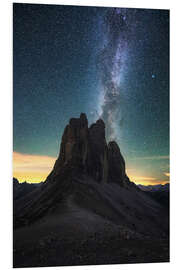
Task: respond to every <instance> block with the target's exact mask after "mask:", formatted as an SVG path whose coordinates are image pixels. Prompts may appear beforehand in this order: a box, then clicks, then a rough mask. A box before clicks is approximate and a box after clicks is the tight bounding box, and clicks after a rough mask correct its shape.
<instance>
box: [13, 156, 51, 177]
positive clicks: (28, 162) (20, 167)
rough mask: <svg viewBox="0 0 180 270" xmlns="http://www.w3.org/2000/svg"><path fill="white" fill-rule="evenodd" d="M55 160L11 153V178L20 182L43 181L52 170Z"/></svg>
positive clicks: (48, 157)
mask: <svg viewBox="0 0 180 270" xmlns="http://www.w3.org/2000/svg"><path fill="white" fill-rule="evenodd" d="M55 160H56V158H55V157H50V156H40V155H29V154H22V153H18V152H13V176H14V177H17V178H18V180H20V182H22V181H27V180H28V181H29V182H33V181H36V182H40V181H44V180H45V179H46V177H47V175H48V174H49V173H50V171H51V170H52V168H53V166H54V163H55Z"/></svg>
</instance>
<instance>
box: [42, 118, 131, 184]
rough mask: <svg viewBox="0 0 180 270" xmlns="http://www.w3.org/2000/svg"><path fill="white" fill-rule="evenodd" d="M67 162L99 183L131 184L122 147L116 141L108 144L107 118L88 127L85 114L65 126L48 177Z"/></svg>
mask: <svg viewBox="0 0 180 270" xmlns="http://www.w3.org/2000/svg"><path fill="white" fill-rule="evenodd" d="M67 165H68V166H71V167H72V166H74V168H75V170H76V171H77V170H78V171H79V172H80V173H83V174H87V175H88V176H91V177H92V179H93V180H95V181H97V182H99V183H101V182H103V183H105V182H116V183H119V184H120V185H121V186H124V187H127V186H128V184H129V183H130V181H129V179H128V177H127V176H126V172H125V161H124V158H123V157H122V155H121V152H120V149H119V146H118V145H117V143H116V142H110V143H109V144H108V145H107V142H106V138H105V123H104V121H103V120H102V119H99V120H97V121H96V123H94V124H92V125H91V126H90V127H89V128H88V120H87V117H86V114H84V113H81V115H80V118H71V119H70V121H69V124H68V125H67V126H66V128H65V130H64V133H63V136H62V141H61V147H60V153H59V157H58V159H57V160H56V162H55V165H54V168H53V171H52V172H51V173H50V175H49V176H48V178H47V180H48V181H49V180H50V179H51V181H52V179H53V178H54V177H55V176H57V175H58V174H59V173H60V172H61V170H62V168H63V167H64V166H67Z"/></svg>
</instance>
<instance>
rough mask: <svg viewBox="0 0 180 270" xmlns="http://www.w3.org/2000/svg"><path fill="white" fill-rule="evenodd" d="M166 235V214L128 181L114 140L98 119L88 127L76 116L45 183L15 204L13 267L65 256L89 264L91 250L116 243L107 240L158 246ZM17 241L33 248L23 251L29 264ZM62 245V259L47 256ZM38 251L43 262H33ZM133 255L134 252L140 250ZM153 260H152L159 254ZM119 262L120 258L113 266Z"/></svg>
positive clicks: (59, 262)
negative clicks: (74, 247) (148, 243)
mask: <svg viewBox="0 0 180 270" xmlns="http://www.w3.org/2000/svg"><path fill="white" fill-rule="evenodd" d="M168 232H169V218H168V215H167V212H166V211H165V209H164V207H163V206H162V205H161V204H160V203H158V202H157V201H156V200H154V199H153V198H151V197H150V196H148V195H147V194H146V193H145V192H143V191H141V190H140V189H139V188H138V187H137V186H136V185H135V184H134V183H133V182H131V181H130V180H129V178H128V176H127V175H126V167H125V160H124V158H123V156H122V154H121V151H120V148H119V146H118V145H117V143H116V142H115V141H112V142H109V143H107V142H106V138H105V124H104V122H103V120H102V119H99V120H97V121H96V123H94V124H92V125H91V126H90V127H89V126H88V120H87V118H86V115H85V114H83V113H82V114H81V115H80V117H79V118H72V119H70V121H69V123H68V125H67V126H66V127H65V130H64V133H63V136H62V140H61V145H60V152H59V155H58V158H57V160H56V162H55V164H54V168H53V170H52V171H51V173H50V174H49V175H48V177H47V179H46V181H45V182H44V183H43V184H42V185H40V186H39V187H38V188H35V189H34V190H33V191H31V192H29V193H27V194H26V196H23V197H21V198H19V199H18V200H16V207H15V209H14V247H15V250H18V251H16V253H15V255H14V256H15V257H14V258H15V265H16V266H33V265H34V266H42V265H46V266H48V265H51V266H52V265H66V260H67V258H69V257H70V258H71V260H72V263H73V264H84V263H87V264H89V263H92V264H94V263H98V262H97V260H96V259H95V258H94V259H92V258H91V259H89V258H90V257H88V259H87V260H86V259H85V257H86V256H87V254H91V255H92V252H93V251H92V250H91V247H92V248H93V247H94V246H97V250H101V248H102V247H101V245H105V246H104V249H105V250H106V248H107V249H108V247H109V243H110V242H111V243H112V245H115V246H117V245H119V244H118V243H119V242H116V241H115V240H112V239H119V241H120V240H121V241H124V240H127V239H129V240H133V239H136V240H137V241H142V239H151V240H152V239H154V240H153V241H155V242H156V244H155V246H156V247H157V246H158V245H159V244H158V243H157V239H166V238H168ZM105 239H106V240H105ZM144 241H145V240H144ZM163 241H164V240H163ZM22 242H23V243H24V245H25V247H24V246H23V249H25V248H26V249H28V243H31V244H30V246H33V249H35V250H36V252H34V251H33V252H32V250H31V249H30V250H29V249H28V256H30V257H31V260H30V262H29V263H28V258H29V257H27V255H24V256H22V253H21V250H22ZM62 242H63V243H64V246H63V250H62V254H64V255H63V256H61V257H59V256H58V254H56V255H53V256H52V257H51V256H50V255H49V252H52V254H54V253H53V252H55V253H56V252H57V251H56V250H59V249H61V248H62V247H61V243H62ZM106 242H107V243H108V245H107V243H106ZM68 243H70V244H68ZM82 243H84V244H83V245H84V246H83V247H84V248H83V249H82V250H81V245H82ZM105 243H106V244H105ZM121 243H122V242H121ZM151 243H152V242H151ZM166 244H167V242H166ZM74 245H75V246H76V250H77V249H78V248H80V250H81V251H79V252H80V253H77V252H75V251H73V246H74ZM55 246H57V247H58V248H57V249H56V250H54V247H55ZM65 247H67V251H65V250H66V248H65ZM51 249H52V250H51ZM89 249H90V250H89ZM39 250H43V251H42V253H41V255H42V254H43V255H42V256H43V260H44V258H47V250H48V263H47V262H42V261H41V259H39V257H38V258H36V256H35V257H33V258H32V255H30V254H36V253H37V254H39V253H38V252H39ZM97 250H96V254H97V252H98V251H97ZM116 251H117V250H116ZM136 251H137V252H139V248H138V249H137V250H136ZM109 252H110V251H108V253H109ZM142 252H143V250H142ZM115 253H116V252H115ZM91 255H88V256H91ZM99 255H100V258H101V259H100V261H99V263H102V262H103V263H106V262H107V261H106V257H107V256H103V257H102V254H99ZM126 255H127V254H126ZM166 255H167V253H166ZM76 256H80V257H78V258H77V257H76ZM112 256H114V255H113V254H112ZM123 256H124V255H123ZM143 256H144V255H143ZM154 256H155V257H156V259H155V261H156V260H157V257H158V258H159V255H158V254H156V255H154ZM34 258H35V259H34ZM73 258H74V259H73ZM80 258H83V259H80ZM140 258H141V259H142V254H141V255H140V254H139V255H138V256H137V257H136V259H133V258H132V260H133V262H135V261H136V262H137V261H138V260H141V259H140ZM143 258H144V257H143ZM166 258H167V256H166ZM33 260H35V262H34V264H33V263H32V261H33ZM54 260H55V261H54ZM74 260H75V261H74ZM81 260H82V261H81ZM118 260H119V255H118V256H117V257H116V259H114V262H117V261H118ZM144 260H145V261H146V262H147V261H148V259H147V258H146V259H144ZM111 262H113V260H112V261H111ZM107 263H108V262H107ZM68 265H69V263H68Z"/></svg>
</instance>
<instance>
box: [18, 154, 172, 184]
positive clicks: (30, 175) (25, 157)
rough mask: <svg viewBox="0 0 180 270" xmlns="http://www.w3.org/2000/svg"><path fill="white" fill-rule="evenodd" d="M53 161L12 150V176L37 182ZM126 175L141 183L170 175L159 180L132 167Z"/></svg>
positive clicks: (41, 178)
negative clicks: (138, 173)
mask: <svg viewBox="0 0 180 270" xmlns="http://www.w3.org/2000/svg"><path fill="white" fill-rule="evenodd" d="M55 161H56V158H55V157H50V156H40V155H29V154H22V153H18V152H13V176H14V177H15V178H17V179H18V181H19V182H24V181H26V182H28V183H39V182H42V181H45V180H46V178H47V176H48V174H49V173H50V172H51V170H52V168H53V166H54V163H55ZM127 175H128V177H129V179H130V180H131V181H133V182H134V183H135V184H142V185H157V184H165V183H168V182H169V176H170V174H169V173H168V172H165V173H164V175H165V176H166V177H164V178H168V179H162V180H161V179H158V178H155V177H147V176H140V175H137V173H136V172H135V171H134V170H132V169H129V171H128V170H127Z"/></svg>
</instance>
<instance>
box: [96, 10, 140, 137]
mask: <svg viewBox="0 0 180 270" xmlns="http://www.w3.org/2000/svg"><path fill="white" fill-rule="evenodd" d="M134 14H135V11H134V10H127V9H118V8H113V9H109V10H108V11H107V12H106V13H105V15H104V17H103V21H102V29H103V33H104V37H103V38H104V40H103V42H102V48H101V49H100V52H99V55H98V71H99V75H100V81H101V84H100V88H101V90H100V95H101V100H100V104H101V107H100V109H101V110H100V116H101V117H102V119H103V120H104V121H105V122H106V124H107V139H109V140H114V139H117V136H118V134H117V133H118V127H119V124H120V123H121V122H122V121H123V116H122V113H121V104H122V103H123V100H122V98H121V89H122V85H121V80H122V79H123V71H124V68H125V66H126V65H127V58H128V48H129V46H130V42H131V33H132V31H133V28H134V26H135V22H134V21H133V17H134Z"/></svg>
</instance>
